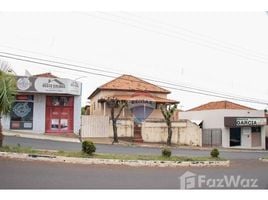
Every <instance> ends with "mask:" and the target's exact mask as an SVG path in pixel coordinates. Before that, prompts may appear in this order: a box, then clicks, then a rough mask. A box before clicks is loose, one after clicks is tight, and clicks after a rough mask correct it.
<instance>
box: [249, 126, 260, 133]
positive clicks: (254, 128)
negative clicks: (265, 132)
mask: <svg viewBox="0 0 268 200" xmlns="http://www.w3.org/2000/svg"><path fill="white" fill-rule="evenodd" d="M251 132H252V133H260V132H261V127H251Z"/></svg>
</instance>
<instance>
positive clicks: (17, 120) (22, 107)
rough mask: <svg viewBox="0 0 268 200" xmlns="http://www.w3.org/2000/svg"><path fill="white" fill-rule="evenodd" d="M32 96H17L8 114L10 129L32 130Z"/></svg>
mask: <svg viewBox="0 0 268 200" xmlns="http://www.w3.org/2000/svg"><path fill="white" fill-rule="evenodd" d="M33 100H34V96H33V95H17V96H16V100H15V102H14V103H13V105H12V109H11V112H10V129H33V105H34V102H33Z"/></svg>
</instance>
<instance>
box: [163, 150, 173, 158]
mask: <svg viewBox="0 0 268 200" xmlns="http://www.w3.org/2000/svg"><path fill="white" fill-rule="evenodd" d="M162 156H164V157H168V158H169V157H170V156H171V150H170V149H167V148H165V149H162Z"/></svg>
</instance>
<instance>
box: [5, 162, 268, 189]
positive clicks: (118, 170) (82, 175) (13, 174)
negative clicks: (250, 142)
mask: <svg viewBox="0 0 268 200" xmlns="http://www.w3.org/2000/svg"><path fill="white" fill-rule="evenodd" d="M267 169H268V163H263V162H261V161H257V160H238V161H233V162H232V164H231V166H230V167H204V168H198V167H187V168H184V167H178V168H152V167H137V168H135V167H125V166H104V165H90V166H89V165H80V164H64V163H50V162H40V161H18V160H10V159H4V158H0V172H1V173H0V180H1V181H0V188H1V189H179V188H180V180H179V177H180V176H181V175H182V174H183V173H185V172H186V171H190V172H193V173H195V174H197V175H205V176H206V178H221V177H222V176H223V175H227V176H228V175H230V176H231V175H234V176H239V175H240V176H241V178H250V179H257V180H258V181H257V185H258V188H254V189H267V188H268V173H267ZM201 188H207V187H205V186H202V187H201ZM232 188H234V187H232ZM240 188H241V187H240ZM197 189H198V188H197Z"/></svg>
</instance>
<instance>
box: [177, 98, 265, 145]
mask: <svg viewBox="0 0 268 200" xmlns="http://www.w3.org/2000/svg"><path fill="white" fill-rule="evenodd" d="M179 117H180V119H189V120H192V121H195V122H196V123H198V124H199V125H200V127H202V146H222V147H228V148H229V147H232V148H253V149H265V129H266V125H267V119H266V117H265V113H264V111H262V110H256V109H253V108H249V107H246V106H243V105H239V104H236V103H233V102H229V101H218V102H210V103H207V104H204V105H201V106H198V107H196V108H193V109H190V110H188V111H185V112H180V113H179Z"/></svg>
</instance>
